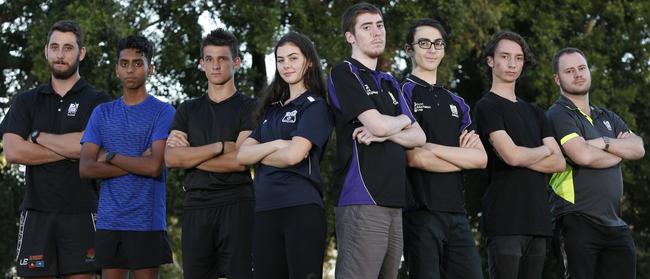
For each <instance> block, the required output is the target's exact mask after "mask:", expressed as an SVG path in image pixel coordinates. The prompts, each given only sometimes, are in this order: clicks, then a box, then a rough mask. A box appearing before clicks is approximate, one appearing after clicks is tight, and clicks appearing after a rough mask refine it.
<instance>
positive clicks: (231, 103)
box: [165, 29, 255, 278]
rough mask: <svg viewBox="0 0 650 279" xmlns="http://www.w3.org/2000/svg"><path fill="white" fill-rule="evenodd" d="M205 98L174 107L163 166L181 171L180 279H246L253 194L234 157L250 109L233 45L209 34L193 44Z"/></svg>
mask: <svg viewBox="0 0 650 279" xmlns="http://www.w3.org/2000/svg"><path fill="white" fill-rule="evenodd" d="M200 64H201V69H203V71H204V72H205V75H206V77H207V78H208V92H207V94H204V95H203V96H201V97H198V98H194V99H192V100H189V101H186V102H184V103H183V104H181V105H180V107H179V108H178V111H177V112H176V116H175V118H174V122H173V124H172V128H171V129H172V131H171V133H170V135H169V138H168V139H167V148H166V150H165V162H166V164H167V166H169V167H173V168H182V169H186V176H185V182H184V183H185V186H184V189H185V191H186V193H185V202H184V212H183V235H182V242H183V272H184V277H185V278H217V277H221V276H226V277H228V278H252V254H251V250H252V244H253V243H252V241H253V218H254V216H255V208H254V207H255V206H254V193H253V186H252V180H251V177H250V173H249V171H248V169H247V168H246V167H245V166H243V165H240V164H239V163H238V161H237V159H236V155H237V150H238V148H239V146H240V145H241V143H242V142H243V141H244V140H245V139H246V138H247V137H248V135H249V134H250V132H251V130H252V128H253V127H252V116H253V111H254V108H255V103H254V101H253V99H251V98H250V97H247V96H244V95H243V94H241V93H239V92H238V91H237V89H236V88H235V79H234V76H235V72H237V70H239V67H240V65H241V59H240V57H239V43H238V41H237V38H235V36H234V35H233V34H232V33H230V32H228V31H226V30H224V29H217V30H214V31H212V32H211V33H210V34H208V35H207V36H206V37H205V38H204V39H203V41H202V42H201V59H200Z"/></svg>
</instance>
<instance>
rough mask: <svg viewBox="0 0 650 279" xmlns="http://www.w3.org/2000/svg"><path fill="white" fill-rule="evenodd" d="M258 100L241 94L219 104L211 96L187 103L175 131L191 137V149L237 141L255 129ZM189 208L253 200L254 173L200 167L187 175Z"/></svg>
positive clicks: (177, 116)
mask: <svg viewBox="0 0 650 279" xmlns="http://www.w3.org/2000/svg"><path fill="white" fill-rule="evenodd" d="M254 110H255V101H254V100H253V99H252V98H250V97H247V96H245V95H243V94H241V93H239V92H236V93H235V94H233V95H232V96H231V97H230V98H228V99H226V100H223V101H221V102H219V103H216V102H214V101H212V100H211V99H210V97H209V96H208V94H204V95H203V96H201V97H198V98H194V99H191V100H188V101H185V102H183V103H182V104H181V105H180V106H179V107H178V110H177V111H176V115H175V116H174V122H173V123H172V130H179V131H181V132H184V133H186V134H187V136H188V140H189V142H190V146H203V145H206V144H211V143H215V142H221V141H237V136H239V133H240V132H242V131H250V130H252V129H253V123H252V117H253V112H254ZM184 187H185V190H186V191H187V193H186V194H185V207H186V208H192V207H212V206H220V205H224V204H228V203H233V202H238V201H244V200H253V199H254V195H253V186H252V180H251V176H250V171H248V170H245V171H241V172H230V173H218V172H208V171H203V170H200V169H197V168H192V169H188V170H186V172H185V180H184Z"/></svg>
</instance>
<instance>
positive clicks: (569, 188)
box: [549, 164, 576, 204]
mask: <svg viewBox="0 0 650 279" xmlns="http://www.w3.org/2000/svg"><path fill="white" fill-rule="evenodd" d="M549 184H551V188H553V191H554V192H555V194H557V195H558V196H560V197H562V198H563V199H565V200H566V201H568V202H570V203H572V204H575V198H576V197H575V189H574V188H573V169H572V168H571V166H569V165H568V164H567V166H566V170H564V171H563V172H557V173H554V174H553V176H552V177H551V181H550V182H549Z"/></svg>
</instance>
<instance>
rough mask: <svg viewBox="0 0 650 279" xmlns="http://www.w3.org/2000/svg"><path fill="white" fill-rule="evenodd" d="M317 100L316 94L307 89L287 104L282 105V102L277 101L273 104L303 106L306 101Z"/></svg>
mask: <svg viewBox="0 0 650 279" xmlns="http://www.w3.org/2000/svg"><path fill="white" fill-rule="evenodd" d="M313 101H316V96H315V95H314V94H312V93H311V92H310V91H309V90H307V91H305V93H302V94H300V96H298V97H297V98H295V99H293V100H291V102H289V103H288V104H286V105H282V103H281V102H275V103H273V104H275V105H278V106H280V107H289V106H302V105H303V104H304V103H307V102H313Z"/></svg>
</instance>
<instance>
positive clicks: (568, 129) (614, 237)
mask: <svg viewBox="0 0 650 279" xmlns="http://www.w3.org/2000/svg"><path fill="white" fill-rule="evenodd" d="M553 71H554V72H555V75H554V79H555V83H556V84H557V85H558V86H559V87H560V93H561V95H560V98H559V99H558V100H557V101H556V102H555V104H553V106H551V107H550V108H549V110H548V112H546V116H547V117H548V119H549V122H550V123H551V127H552V128H553V131H554V132H555V138H556V140H557V141H558V142H559V143H560V145H561V146H562V149H563V150H564V154H565V155H566V157H567V158H568V159H569V163H568V166H567V169H566V170H565V171H564V172H560V173H556V174H554V175H553V178H552V179H551V186H552V187H553V190H554V191H553V194H552V195H551V203H552V210H553V215H554V216H555V229H556V230H555V239H554V240H555V244H556V247H555V248H556V251H557V254H558V256H559V257H560V258H561V259H562V260H561V261H560V263H563V266H562V267H563V270H562V275H563V276H565V277H566V276H567V275H568V277H570V278H571V279H584V278H595V277H597V278H626V279H627V278H630V279H631V278H636V254H635V250H636V249H635V245H634V239H633V238H632V232H631V230H630V228H629V227H628V225H627V224H626V223H625V221H623V219H622V218H621V199H622V198H623V173H622V171H621V161H622V160H638V159H641V158H643V156H644V155H645V149H644V147H643V139H642V138H641V137H639V136H637V135H635V134H634V133H632V131H631V130H630V129H629V128H628V127H627V124H625V122H624V121H623V119H621V118H620V117H619V116H618V115H617V114H616V113H614V112H611V111H609V110H606V109H604V108H600V107H596V106H594V105H591V104H590V101H589V90H590V89H591V73H590V70H589V65H588V64H587V58H586V56H585V55H584V53H583V52H582V51H581V50H579V49H577V48H565V49H562V50H560V51H558V52H557V54H555V56H554V57H553Z"/></svg>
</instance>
